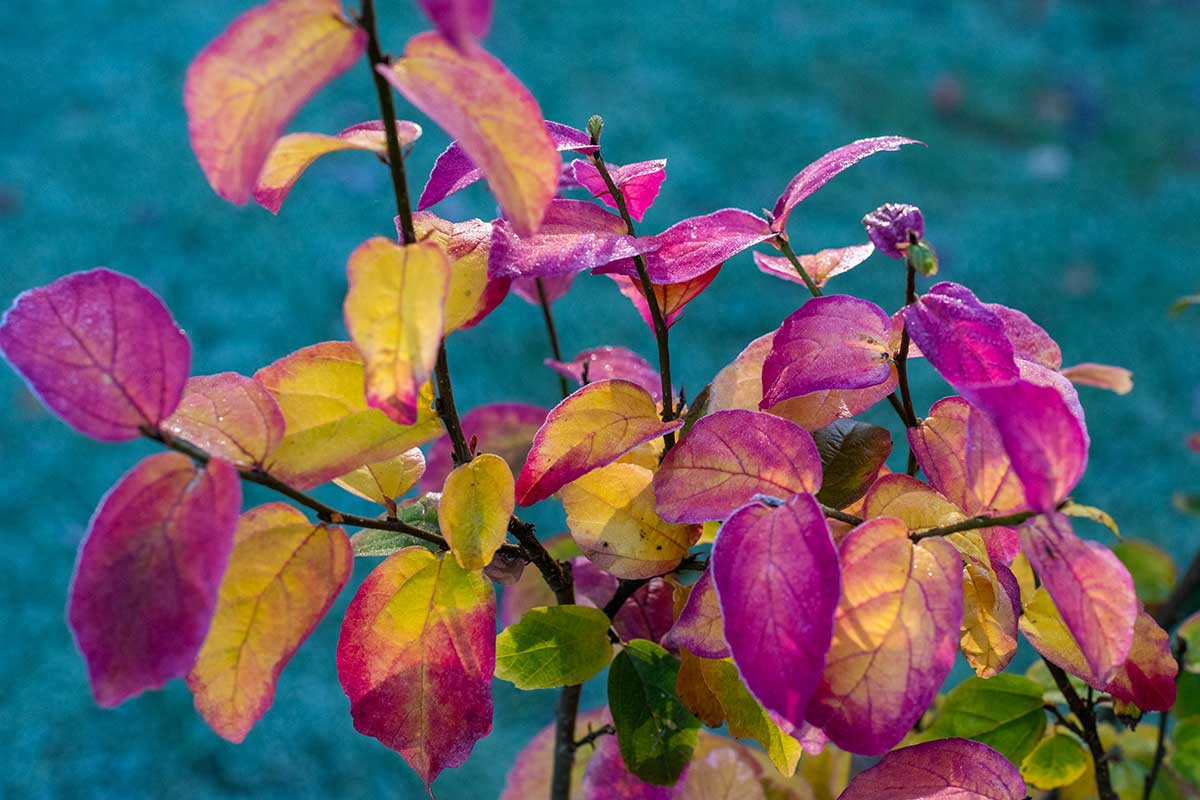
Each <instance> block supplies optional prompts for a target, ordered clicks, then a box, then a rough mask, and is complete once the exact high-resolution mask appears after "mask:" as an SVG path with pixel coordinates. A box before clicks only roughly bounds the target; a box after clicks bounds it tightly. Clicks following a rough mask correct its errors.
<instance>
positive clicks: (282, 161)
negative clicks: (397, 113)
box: [254, 120, 421, 214]
mask: <svg viewBox="0 0 1200 800" xmlns="http://www.w3.org/2000/svg"><path fill="white" fill-rule="evenodd" d="M396 135H397V138H398V139H399V142H400V147H401V148H404V147H407V146H409V145H410V144H412V143H413V142H415V141H416V140H417V139H419V138H421V126H420V125H418V124H417V123H415V122H409V121H408V120H397V121H396ZM343 150H365V151H366V152H368V153H374V154H375V155H377V156H379V157H380V158H382V159H384V160H386V159H387V133H386V132H385V131H384V129H383V123H382V122H380V121H379V120H372V121H370V122H360V123H359V124H357V125H352V126H351V127H349V128H346V129H345V130H343V131H341V132H340V133H338V134H336V135H334V136H328V135H326V134H323V133H289V134H288V135H287V136H284V137H282V138H280V139H279V141H277V142H275V144H274V146H273V147H271V151H270V153H268V154H267V160H266V163H265V164H264V165H263V167H262V171H261V172H260V173H259V175H258V180H257V182H256V183H255V186H254V202H256V203H258V204H259V205H260V206H262V207H263V208H265V209H266V210H267V211H270V212H271V213H272V214H278V213H279V209H280V208H281V207H282V206H283V201H284V200H285V199H287V196H288V193H289V192H291V191H292V187H293V186H294V185H295V184H296V181H297V180H299V179H300V176H301V175H303V174H304V171H305V170H306V169H308V168H309V167H310V166H312V164H313V162H315V161H316V160H317V159H318V158H320V157H321V156H324V155H328V154H330V153H338V152H341V151H343Z"/></svg>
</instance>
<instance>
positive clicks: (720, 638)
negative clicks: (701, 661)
mask: <svg viewBox="0 0 1200 800" xmlns="http://www.w3.org/2000/svg"><path fill="white" fill-rule="evenodd" d="M663 645H664V646H665V647H670V648H679V647H686V648H687V649H688V650H689V651H691V652H692V653H693V654H694V655H698V656H700V657H701V658H729V645H728V644H727V643H726V641H725V625H724V621H723V620H722V618H721V606H720V602H719V600H718V599H717V590H716V587H715V586H713V582H712V573H711V572H707V571H706V572H704V574H702V575H701V576H700V580H698V581H696V582H695V583H694V584H692V591H691V593H690V594H688V598H687V602H685V603H684V604H683V609H682V610H681V611H680V612H679V619H677V620H675V624H674V625H673V626H671V629H670V630H669V631H667V635H666V636H665V637H663Z"/></svg>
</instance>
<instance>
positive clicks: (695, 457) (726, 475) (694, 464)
mask: <svg viewBox="0 0 1200 800" xmlns="http://www.w3.org/2000/svg"><path fill="white" fill-rule="evenodd" d="M820 485H821V456H820V455H819V454H818V453H817V446H816V445H815V444H814V443H813V437H812V434H810V433H809V432H808V431H806V430H804V429H803V428H801V427H800V426H799V425H796V424H795V423H793V422H789V421H788V420H786V419H782V418H780V417H776V416H772V415H771V414H764V413H762V412H756V411H738V410H735V411H718V412H716V413H715V414H710V415H708V416H706V417H701V418H700V420H698V421H697V422H696V424H695V425H693V426H692V428H691V430H690V431H688V434H687V436H685V437H684V438H683V440H682V441H681V442H679V444H678V445H677V446H676V447H674V448H673V449H672V450H671V451H670V452H669V453H667V456H666V458H665V459H663V462H662V466H661V467H659V470H658V472H657V473H655V475H654V496H655V499H656V500H657V508H658V514H659V516H660V517H662V518H663V519H664V520H666V521H668V522H707V521H709V520H715V519H725V518H726V517H727V516H728V515H729V514H730V513H731V512H732V511H734V510H735V509H737V508H740V507H742V506H744V505H746V504H747V503H749V502H750V501H752V500H753V499H754V497H755V496H756V495H759V494H764V495H768V496H771V497H777V498H779V499H781V500H788V499H790V498H792V497H794V496H795V495H798V494H801V493H805V492H808V493H812V492H815V491H816V490H817V489H818V488H819V487H820Z"/></svg>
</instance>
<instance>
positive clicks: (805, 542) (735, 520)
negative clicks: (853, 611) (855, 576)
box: [711, 494, 841, 726]
mask: <svg viewBox="0 0 1200 800" xmlns="http://www.w3.org/2000/svg"><path fill="white" fill-rule="evenodd" d="M711 561H712V575H713V582H714V583H715V584H716V587H717V596H718V598H719V599H720V602H721V614H722V615H723V617H724V618H725V639H726V641H727V642H728V643H729V650H730V652H731V653H732V654H733V662H734V664H736V665H737V668H738V671H739V672H740V673H741V676H742V679H743V680H744V681H745V682H746V686H747V687H748V688H749V689H750V691H751V692H752V693H753V694H754V696H755V697H756V698H757V699H758V701H759V702H760V703H762V704H763V706H765V707H766V709H767V710H768V711H773V712H775V713H776V714H778V715H780V716H781V717H783V718H784V719H785V720H787V721H788V722H790V723H791V724H792V725H795V726H800V725H802V724H803V723H804V715H805V711H806V709H807V708H808V702H809V700H810V698H811V697H812V695H813V692H814V691H815V690H816V688H817V685H818V683H819V681H820V679H821V672H822V670H823V669H824V666H825V653H826V651H827V650H828V649H829V643H830V641H831V640H832V637H833V620H834V612H835V610H836V609H837V605H838V595H839V594H840V592H841V576H840V572H839V569H838V557H837V551H836V550H835V549H834V546H833V539H832V538H831V537H830V535H829V526H828V525H826V524H825V517H824V516H823V515H822V514H821V509H820V507H819V506H818V505H817V501H816V500H815V499H814V498H813V497H812V495H809V494H802V495H797V496H796V497H794V498H792V500H791V501H789V502H788V503H786V504H785V505H782V506H779V507H777V508H770V507H768V506H764V505H761V504H754V505H748V506H745V507H743V508H741V509H740V510H738V511H737V512H736V513H734V514H733V516H731V517H730V518H729V520H728V521H727V522H726V523H725V524H724V525H722V526H721V530H720V532H719V533H718V534H717V541H716V543H715V544H714V545H713V550H712V556H711ZM764 565H770V569H764Z"/></svg>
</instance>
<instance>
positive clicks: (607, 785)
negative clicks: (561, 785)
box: [579, 736, 675, 800]
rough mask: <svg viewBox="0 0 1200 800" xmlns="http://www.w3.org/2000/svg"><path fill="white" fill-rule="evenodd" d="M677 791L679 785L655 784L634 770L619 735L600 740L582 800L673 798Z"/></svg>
mask: <svg viewBox="0 0 1200 800" xmlns="http://www.w3.org/2000/svg"><path fill="white" fill-rule="evenodd" d="M674 795H675V787H673V786H655V785H654V784H651V783H646V782H645V781H643V780H641V779H640V778H638V777H637V776H636V775H634V774H633V773H632V772H630V771H629V769H628V768H627V767H626V766H625V761H624V759H622V758H621V748H620V747H619V746H618V744H617V737H615V736H603V737H601V738H600V740H599V741H598V742H596V752H595V753H593V754H592V758H591V760H590V761H588V765H587V769H586V770H584V773H583V785H582V786H581V787H580V793H579V797H580V800H670V799H671V798H672V797H673V796H674Z"/></svg>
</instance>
